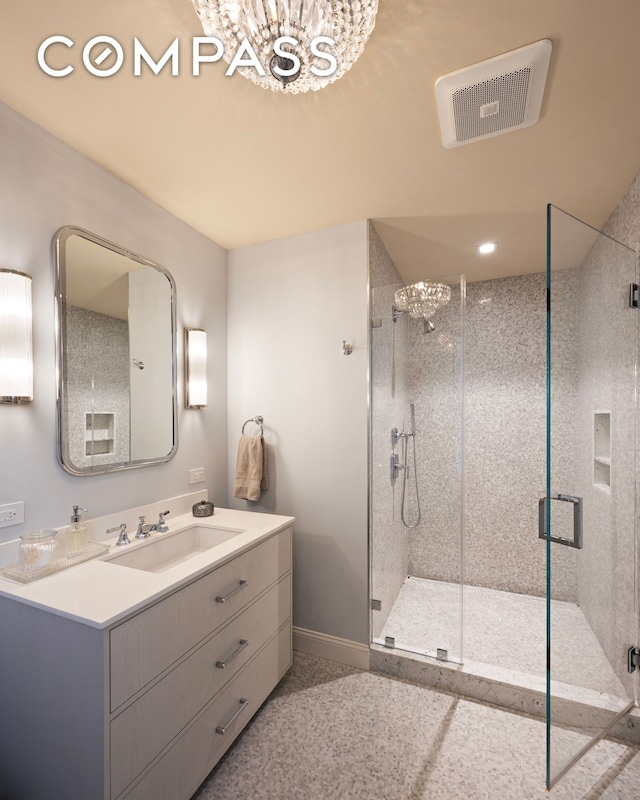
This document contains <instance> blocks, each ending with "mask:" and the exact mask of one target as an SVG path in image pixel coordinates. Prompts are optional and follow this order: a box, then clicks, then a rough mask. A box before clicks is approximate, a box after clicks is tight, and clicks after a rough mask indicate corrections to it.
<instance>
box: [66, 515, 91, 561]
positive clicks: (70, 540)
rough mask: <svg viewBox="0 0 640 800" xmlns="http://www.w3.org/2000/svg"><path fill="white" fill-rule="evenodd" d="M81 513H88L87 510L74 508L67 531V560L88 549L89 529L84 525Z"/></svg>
mask: <svg viewBox="0 0 640 800" xmlns="http://www.w3.org/2000/svg"><path fill="white" fill-rule="evenodd" d="M80 511H84V512H85V513H86V511H87V509H86V508H82V507H81V506H74V507H73V514H72V515H71V525H69V527H68V528H67V530H66V539H65V553H66V556H67V558H73V557H74V556H79V555H80V554H81V553H83V552H84V550H86V547H87V528H86V526H85V525H84V524H83V523H82V516H81V515H80V513H79V512H80Z"/></svg>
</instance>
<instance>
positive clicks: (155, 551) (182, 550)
mask: <svg viewBox="0 0 640 800" xmlns="http://www.w3.org/2000/svg"><path fill="white" fill-rule="evenodd" d="M239 533H244V531H242V530H239V529H230V528H205V527H202V526H200V525H194V526H193V527H191V528H186V529H185V530H183V531H177V532H176V533H169V534H160V536H159V537H158V538H157V539H156V538H154V534H151V538H150V539H148V540H147V541H146V542H145V543H144V544H141V545H138V546H137V547H135V549H132V550H128V549H127V548H126V547H125V548H123V551H122V552H118V553H116V554H115V555H109V556H107V557H106V558H105V559H104V561H105V562H106V563H107V564H116V565H117V566H120V567H131V568H132V569H141V570H144V571H145V572H164V570H166V569H170V568H171V567H175V566H176V564H181V563H182V562H183V561H186V560H187V559H189V558H193V557H194V556H197V555H199V554H200V553H204V552H205V551H206V550H210V549H211V548H212V547H216V546H217V545H219V544H222V543H223V542H226V541H228V540H229V539H232V538H233V537H234V536H237V535H238V534H239ZM132 541H134V540H133V539H132ZM119 549H120V548H118V550H119Z"/></svg>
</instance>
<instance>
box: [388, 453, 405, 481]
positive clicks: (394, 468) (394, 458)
mask: <svg viewBox="0 0 640 800" xmlns="http://www.w3.org/2000/svg"><path fill="white" fill-rule="evenodd" d="M401 469H409V467H408V466H407V465H406V464H399V463H398V454H397V453H393V454H392V455H391V481H392V483H393V482H394V481H395V480H396V478H397V477H398V474H399V472H400V470H401Z"/></svg>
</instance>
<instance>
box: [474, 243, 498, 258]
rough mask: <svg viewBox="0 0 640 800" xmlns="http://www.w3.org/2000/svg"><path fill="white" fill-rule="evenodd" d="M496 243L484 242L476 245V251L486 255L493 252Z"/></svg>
mask: <svg viewBox="0 0 640 800" xmlns="http://www.w3.org/2000/svg"><path fill="white" fill-rule="evenodd" d="M497 247H498V245H497V244H496V243H495V242H485V243H484V244H481V245H480V247H478V252H479V253H482V254H483V255H486V254H487V253H494V252H495V251H496V248H497Z"/></svg>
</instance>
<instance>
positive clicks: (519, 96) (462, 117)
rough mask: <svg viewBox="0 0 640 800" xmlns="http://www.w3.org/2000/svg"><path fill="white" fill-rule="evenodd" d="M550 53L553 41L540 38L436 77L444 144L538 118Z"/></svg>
mask: <svg viewBox="0 0 640 800" xmlns="http://www.w3.org/2000/svg"><path fill="white" fill-rule="evenodd" d="M550 58H551V40H550V39H542V41H540V42H535V43H534V44H529V45H527V46H526V47H520V48H519V49H518V50H512V51H511V52H510V53H505V54H504V55H501V56H496V57H495V58H490V59H488V60H487V61H482V62H480V63H479V64H474V65H473V66H471V67H466V68H465V69H459V70H457V71H456V72H450V73H449V74H448V75H443V76H442V77H441V78H438V80H437V81H436V98H437V101H438V113H439V114H440V128H441V131H442V142H443V144H444V146H445V147H459V146H460V145H462V144H469V143H470V142H477V141H478V139H487V138H488V137H490V136H498V135H499V134H501V133H508V132H509V131H514V130H517V129H518V128H526V127H527V126H528V125H533V123H534V122H537V120H538V118H539V117H540V107H541V106H542V95H543V93H544V85H545V81H546V79H547V70H548V67H549V59H550Z"/></svg>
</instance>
